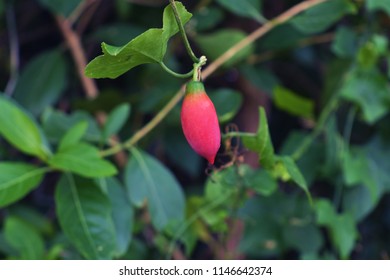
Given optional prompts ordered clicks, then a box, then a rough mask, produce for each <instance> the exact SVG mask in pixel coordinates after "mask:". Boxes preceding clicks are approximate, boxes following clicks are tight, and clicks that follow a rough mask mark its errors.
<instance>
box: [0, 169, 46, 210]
mask: <svg viewBox="0 0 390 280" xmlns="http://www.w3.org/2000/svg"><path fill="white" fill-rule="evenodd" d="M46 172H47V168H38V167H36V166H33V165H30V164H25V163H16V162H0V207H4V206H7V205H9V204H11V203H13V202H15V201H18V200H19V199H22V198H23V197H24V196H25V195H26V194H28V193H29V192H30V191H32V190H33V189H35V188H36V187H38V185H39V183H40V182H41V181H42V178H43V175H44V174H45V173H46Z"/></svg>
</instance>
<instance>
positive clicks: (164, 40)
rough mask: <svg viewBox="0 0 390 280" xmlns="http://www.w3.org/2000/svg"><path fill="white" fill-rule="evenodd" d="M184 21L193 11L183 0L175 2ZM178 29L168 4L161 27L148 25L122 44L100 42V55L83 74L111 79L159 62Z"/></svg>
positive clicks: (185, 21)
mask: <svg viewBox="0 0 390 280" xmlns="http://www.w3.org/2000/svg"><path fill="white" fill-rule="evenodd" d="M176 6H177V9H178V13H179V16H180V18H181V20H182V22H183V24H185V23H187V22H188V21H189V20H190V18H191V16H192V14H191V13H189V12H187V10H186V9H185V7H184V6H183V4H182V3H180V2H176ZM178 31H179V29H178V26H177V24H176V21H175V17H174V15H173V11H172V8H171V6H170V5H169V6H167V7H166V8H165V10H164V14H163V28H160V29H157V28H154V29H149V30H147V31H146V32H144V33H142V34H141V35H139V36H138V37H136V38H134V39H133V40H131V41H130V42H129V43H127V44H126V45H124V46H122V47H114V46H110V45H108V44H105V43H102V50H103V55H101V56H98V57H97V58H95V59H94V60H92V61H91V62H90V63H89V64H88V65H87V67H86V68H85V74H86V75H87V76H88V77H91V78H111V79H114V78H116V77H118V76H120V75H122V74H124V73H125V72H127V71H129V70H130V69H132V68H134V67H136V66H138V65H140V64H145V63H159V62H162V60H163V58H164V55H165V53H166V50H167V44H168V41H169V39H170V38H171V37H172V36H173V35H175V34H176V33H177V32H178Z"/></svg>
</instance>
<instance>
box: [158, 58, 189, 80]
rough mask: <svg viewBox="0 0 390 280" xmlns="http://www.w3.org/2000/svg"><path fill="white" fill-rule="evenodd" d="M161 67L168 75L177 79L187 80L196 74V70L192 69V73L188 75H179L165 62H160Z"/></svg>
mask: <svg viewBox="0 0 390 280" xmlns="http://www.w3.org/2000/svg"><path fill="white" fill-rule="evenodd" d="M159 64H160V66H161V67H162V69H164V70H165V71H166V72H167V73H169V74H171V75H172V76H174V77H176V78H181V79H186V78H190V77H191V76H192V75H193V73H194V69H192V70H191V71H190V72H188V73H185V74H180V73H177V72H175V71H173V70H171V69H169V68H168V66H166V65H165V63H164V62H162V61H161V62H160V63H159Z"/></svg>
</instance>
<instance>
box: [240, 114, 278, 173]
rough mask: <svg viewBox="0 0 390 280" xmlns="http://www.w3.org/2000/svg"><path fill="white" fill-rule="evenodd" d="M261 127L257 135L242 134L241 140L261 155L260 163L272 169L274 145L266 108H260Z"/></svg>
mask: <svg viewBox="0 0 390 280" xmlns="http://www.w3.org/2000/svg"><path fill="white" fill-rule="evenodd" d="M259 117H260V120H259V129H258V131H257V133H256V134H255V135H253V136H252V135H248V136H242V137H241V140H242V142H243V144H244V146H245V147H246V148H248V149H249V150H251V151H254V152H257V153H258V155H259V157H260V164H261V165H262V166H263V167H264V168H266V169H271V168H272V167H273V165H274V157H275V154H274V147H273V145H272V142H271V137H270V134H269V130H268V122H267V115H266V113H265V110H264V108H262V107H260V109H259Z"/></svg>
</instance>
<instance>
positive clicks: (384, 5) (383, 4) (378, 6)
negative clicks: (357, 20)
mask: <svg viewBox="0 0 390 280" xmlns="http://www.w3.org/2000/svg"><path fill="white" fill-rule="evenodd" d="M365 3H366V7H367V9H368V10H369V11H375V10H383V11H384V12H386V13H387V14H388V15H390V2H389V0H367V1H366V2H365Z"/></svg>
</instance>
